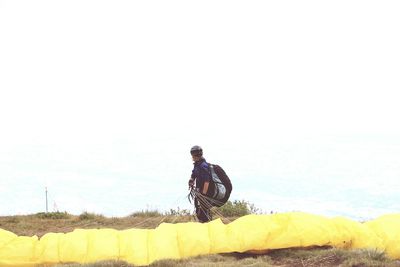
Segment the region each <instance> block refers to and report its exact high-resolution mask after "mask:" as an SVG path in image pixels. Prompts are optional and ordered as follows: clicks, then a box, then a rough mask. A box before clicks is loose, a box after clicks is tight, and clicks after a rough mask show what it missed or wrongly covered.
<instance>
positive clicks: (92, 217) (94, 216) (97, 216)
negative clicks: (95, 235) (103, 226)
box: [79, 211, 104, 221]
mask: <svg viewBox="0 0 400 267" xmlns="http://www.w3.org/2000/svg"><path fill="white" fill-rule="evenodd" d="M95 219H104V216H103V215H101V214H94V213H90V212H87V211H85V212H83V213H82V214H81V215H79V220H82V221H83V220H95Z"/></svg>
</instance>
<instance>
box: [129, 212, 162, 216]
mask: <svg viewBox="0 0 400 267" xmlns="http://www.w3.org/2000/svg"><path fill="white" fill-rule="evenodd" d="M129 216H130V217H158V216H163V215H162V213H160V212H159V211H158V210H141V211H136V212H134V213H132V214H131V215H129Z"/></svg>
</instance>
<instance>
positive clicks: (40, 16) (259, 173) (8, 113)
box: [0, 0, 400, 216]
mask: <svg viewBox="0 0 400 267" xmlns="http://www.w3.org/2000/svg"><path fill="white" fill-rule="evenodd" d="M399 12H400V4H399V3H398V2H397V1H333V2H332V1H331V2H325V1H322V2H321V1H277V2H272V1H271V2H266V1H197V2H192V1H118V2H116V1H4V0H0V127H1V129H0V194H1V197H0V215H7V214H25V213H34V212H39V211H43V209H44V204H43V203H44V200H43V198H44V197H43V196H44V188H45V187H46V186H47V187H48V189H49V195H50V200H51V203H50V205H51V209H60V210H66V211H68V212H71V213H77V214H79V213H80V212H82V211H89V212H97V213H102V214H105V215H110V216H124V215H127V214H129V213H131V212H133V211H135V210H140V209H146V208H148V207H150V208H157V209H168V208H169V207H177V206H180V207H190V205H189V204H188V203H187V200H186V199H185V194H186V193H187V191H186V184H187V179H188V178H189V175H190V172H191V168H192V163H191V158H190V155H189V152H188V151H189V150H190V147H191V146H192V145H201V146H203V148H204V151H205V156H206V158H207V159H208V160H210V161H211V162H213V163H219V164H220V165H221V166H222V167H224V169H225V170H226V171H227V173H228V175H230V176H231V178H232V179H233V184H234V192H233V195H232V198H237V199H246V200H249V201H252V202H255V203H256V204H257V205H258V206H259V207H260V208H262V209H263V210H265V211H269V210H284V211H286V210H304V211H310V212H315V213H322V214H333V215H335V214H345V215H349V216H363V215H364V214H367V213H370V212H371V210H373V211H374V213H373V214H377V215H378V214H381V213H384V212H394V211H395V210H397V209H399V208H400V206H396V205H397V204H396V203H399V202H400V201H399V200H400V199H399V197H397V194H395V192H391V190H392V191H393V190H394V189H399V187H400V182H398V181H400V179H399V178H400V177H399V176H400V169H399V159H400V124H399V123H398V121H399V119H398V116H399V114H400V106H399V104H398V103H399V100H400V98H399V94H398V91H399V89H400V78H399V77H400V76H399V73H400V63H399V62H400V49H399V47H400V35H399V34H398V33H399V32H400V29H399V28H400V26H399V25H400V17H399V16H398V14H399ZM274 187H275V188H274ZM338 188H341V190H340V189H338ZM346 190H348V191H349V192H347V191H346ZM344 191H346V192H347V193H343V192H344ZM389 191H390V192H389ZM394 191H395V190H394ZM396 192H398V191H396ZM374 194H375V195H374ZM376 194H379V195H378V196H377V195H376ZM346 198H348V199H347V200H346ZM382 199H384V201H385V202H381V201H383V200H382ZM349 207H351V208H349ZM362 209H365V211H364V210H363V213H362V214H361V213H360V214H359V213H358V212H360V211H361V210H362Z"/></svg>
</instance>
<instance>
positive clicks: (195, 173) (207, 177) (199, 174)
mask: <svg viewBox="0 0 400 267" xmlns="http://www.w3.org/2000/svg"><path fill="white" fill-rule="evenodd" d="M193 165H194V167H193V170H192V176H191V178H192V179H195V181H196V188H198V189H199V190H202V189H203V186H204V183H205V182H211V173H210V169H209V167H208V163H207V162H206V160H205V158H202V159H201V160H199V161H196V162H194V163H193Z"/></svg>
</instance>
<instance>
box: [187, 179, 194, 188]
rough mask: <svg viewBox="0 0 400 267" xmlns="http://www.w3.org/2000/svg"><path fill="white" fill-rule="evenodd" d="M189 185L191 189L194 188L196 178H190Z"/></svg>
mask: <svg viewBox="0 0 400 267" xmlns="http://www.w3.org/2000/svg"><path fill="white" fill-rule="evenodd" d="M188 185H189V189H191V188H193V186H194V179H193V178H190V179H189V182H188Z"/></svg>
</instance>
